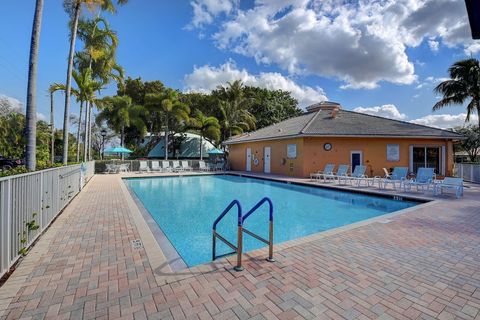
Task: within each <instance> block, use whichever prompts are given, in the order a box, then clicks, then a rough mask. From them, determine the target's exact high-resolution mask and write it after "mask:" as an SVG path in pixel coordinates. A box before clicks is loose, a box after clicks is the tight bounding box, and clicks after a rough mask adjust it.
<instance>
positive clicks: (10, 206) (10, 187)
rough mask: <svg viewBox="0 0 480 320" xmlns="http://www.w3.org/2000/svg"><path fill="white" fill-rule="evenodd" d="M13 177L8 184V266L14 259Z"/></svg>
mask: <svg viewBox="0 0 480 320" xmlns="http://www.w3.org/2000/svg"><path fill="white" fill-rule="evenodd" d="M11 198H12V179H8V184H7V266H8V265H10V260H11V259H12V225H11V224H12V217H11V215H12V199H11Z"/></svg>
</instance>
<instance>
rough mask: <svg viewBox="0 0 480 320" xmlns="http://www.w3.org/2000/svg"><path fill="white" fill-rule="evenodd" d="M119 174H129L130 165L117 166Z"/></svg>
mask: <svg viewBox="0 0 480 320" xmlns="http://www.w3.org/2000/svg"><path fill="white" fill-rule="evenodd" d="M118 171H119V172H129V171H130V164H129V163H122V164H121V165H119V166H118Z"/></svg>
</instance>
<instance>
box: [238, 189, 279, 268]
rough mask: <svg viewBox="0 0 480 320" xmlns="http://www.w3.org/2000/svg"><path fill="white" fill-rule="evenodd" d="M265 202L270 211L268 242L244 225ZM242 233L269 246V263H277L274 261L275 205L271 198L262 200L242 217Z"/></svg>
mask: <svg viewBox="0 0 480 320" xmlns="http://www.w3.org/2000/svg"><path fill="white" fill-rule="evenodd" d="M265 202H267V203H268V206H269V211H268V221H269V231H268V240H267V239H264V238H262V237H260V236H259V235H258V234H255V233H253V232H252V231H250V230H248V229H246V228H245V227H243V223H244V222H245V220H246V219H247V218H248V217H249V216H250V215H251V214H252V213H254V212H255V211H257V209H258V208H260V207H261V206H262V205H263V204H264V203H265ZM242 231H243V232H245V233H246V234H248V235H250V236H252V237H254V238H255V239H257V240H259V241H261V242H263V243H266V244H267V245H268V258H267V261H268V262H275V259H273V203H272V200H270V198H269V197H264V198H263V199H261V200H260V201H259V202H257V204H256V205H255V206H253V208H252V209H250V210H249V211H248V212H247V213H245V215H244V216H243V217H242Z"/></svg>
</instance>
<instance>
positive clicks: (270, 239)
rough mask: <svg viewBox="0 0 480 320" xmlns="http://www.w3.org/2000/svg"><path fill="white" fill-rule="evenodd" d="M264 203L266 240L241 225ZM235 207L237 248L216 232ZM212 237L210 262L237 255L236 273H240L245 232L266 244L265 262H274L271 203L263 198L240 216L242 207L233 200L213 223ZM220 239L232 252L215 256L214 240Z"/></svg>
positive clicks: (266, 198) (268, 199) (215, 243)
mask: <svg viewBox="0 0 480 320" xmlns="http://www.w3.org/2000/svg"><path fill="white" fill-rule="evenodd" d="M265 202H267V203H268V205H269V235H268V240H267V239H264V238H262V237H261V236H259V235H258V234H255V233H253V232H252V231H250V230H247V229H246V228H244V227H243V223H244V222H245V220H246V219H247V218H248V217H249V216H250V215H251V214H252V213H253V212H255V211H256V210H257V209H258V208H260V207H261V206H262V205H263V204H264V203H265ZM235 205H236V206H237V228H238V229H237V246H235V245H234V244H233V243H231V242H230V241H228V240H227V239H225V238H224V237H223V236H222V235H220V234H219V233H218V232H217V224H218V223H219V222H220V221H221V220H222V219H223V217H224V216H225V215H226V214H227V213H228V212H229V211H230V210H231V209H232V208H233V206H235ZM212 229H213V236H212V260H215V259H217V258H219V257H223V256H226V255H230V254H233V253H236V254H237V265H236V266H235V267H234V269H235V270H236V271H242V270H243V267H242V251H243V233H244V232H245V233H246V234H248V235H250V236H252V237H254V238H255V239H257V240H259V241H261V242H264V243H266V244H268V258H267V261H269V262H274V261H275V260H274V259H273V203H272V200H270V198H268V197H265V198H263V199H261V200H260V201H259V202H258V203H257V204H256V205H255V206H253V208H252V209H250V210H249V211H248V212H247V213H246V214H245V215H243V216H242V206H241V204H240V202H239V201H238V200H236V199H235V200H233V201H232V202H230V204H229V205H228V206H227V207H226V208H225V210H223V212H222V213H221V214H220V215H219V216H218V218H217V219H215V221H214V222H213V228H212ZM217 238H218V239H220V240H221V241H223V242H224V243H225V244H226V245H227V246H229V247H230V248H231V249H233V251H232V252H230V253H226V254H222V255H218V256H217V255H216V245H217V242H216V240H217Z"/></svg>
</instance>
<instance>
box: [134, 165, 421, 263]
mask: <svg viewBox="0 0 480 320" xmlns="http://www.w3.org/2000/svg"><path fill="white" fill-rule="evenodd" d="M125 183H126V184H127V186H128V187H129V189H130V190H131V191H133V192H134V193H135V195H136V196H137V197H138V199H139V200H140V201H141V202H142V204H143V206H144V207H145V209H147V210H148V212H149V213H150V215H151V216H152V218H153V219H154V220H155V222H156V223H157V224H158V225H159V226H160V228H161V230H162V231H163V233H164V234H165V236H166V237H167V238H168V240H169V241H170V242H171V244H172V245H173V247H174V248H175V250H176V251H177V252H178V254H179V255H180V257H181V258H182V259H183V261H184V262H185V264H186V265H187V266H188V267H192V266H195V265H198V264H202V263H206V262H210V261H211V254H212V224H213V221H214V220H215V219H216V218H217V217H218V215H219V214H220V213H221V212H222V211H223V209H225V207H226V206H227V205H228V204H229V203H230V202H231V201H232V200H233V199H238V200H239V201H240V202H241V204H242V207H243V211H244V213H246V212H247V211H248V210H249V209H250V208H251V207H253V206H254V205H255V204H256V203H257V202H258V201H259V200H260V199H261V198H263V197H265V196H267V197H270V199H272V202H273V206H274V225H275V232H274V243H280V242H285V241H288V240H292V239H297V238H300V237H304V236H307V235H310V234H313V233H317V232H321V231H325V230H329V229H332V228H336V227H340V226H344V225H347V224H351V223H354V222H358V221H361V220H365V219H368V218H372V217H376V216H380V215H383V214H386V213H390V212H394V211H398V210H401V209H405V208H409V207H412V206H414V205H417V204H418V203H417V202H413V201H397V200H393V199H390V198H383V197H375V196H370V195H364V194H356V193H349V192H343V191H336V190H329V189H325V188H316V187H309V186H302V185H296V184H287V183H282V182H275V181H271V180H263V179H256V178H247V177H240V176H234V175H204V176H183V177H149V178H132V179H125ZM236 219H237V218H236V210H232V211H231V212H230V213H229V214H227V216H225V218H224V219H223V220H222V221H221V222H220V223H219V224H218V226H217V231H218V232H219V233H221V234H222V235H223V236H225V238H227V240H229V241H230V242H232V243H236V238H237V233H236V232H237V224H236ZM244 226H245V227H246V228H248V229H249V230H251V231H253V232H255V233H257V234H259V235H260V236H262V237H264V238H268V206H263V207H261V208H260V209H259V210H258V212H256V213H254V214H252V215H251V216H250V217H249V218H248V220H247V221H246V222H245V224H244ZM263 246H265V244H263V243H261V242H259V241H257V240H255V239H253V238H252V237H250V236H248V235H245V236H244V252H248V251H251V250H253V249H258V248H260V247H263ZM229 251H231V249H230V248H228V247H227V246H226V245H225V244H223V243H222V242H219V241H217V254H222V253H227V252H229Z"/></svg>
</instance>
